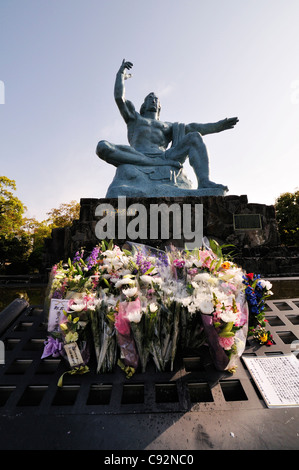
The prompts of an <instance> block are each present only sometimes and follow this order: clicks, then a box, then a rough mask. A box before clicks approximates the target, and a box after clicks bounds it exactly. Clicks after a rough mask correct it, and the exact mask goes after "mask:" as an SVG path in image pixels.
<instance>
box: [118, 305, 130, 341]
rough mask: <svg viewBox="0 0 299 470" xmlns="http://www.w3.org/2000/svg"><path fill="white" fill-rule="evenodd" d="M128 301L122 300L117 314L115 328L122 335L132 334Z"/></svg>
mask: <svg viewBox="0 0 299 470" xmlns="http://www.w3.org/2000/svg"><path fill="white" fill-rule="evenodd" d="M126 308H127V302H120V303H119V306H118V312H117V313H116V314H115V328H116V329H117V331H118V332H119V333H120V334H121V335H124V336H126V335H129V334H130V323H129V320H128V318H127V312H126Z"/></svg>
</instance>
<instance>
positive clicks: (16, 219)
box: [0, 176, 26, 237]
mask: <svg viewBox="0 0 299 470" xmlns="http://www.w3.org/2000/svg"><path fill="white" fill-rule="evenodd" d="M14 191H16V183H15V181H14V180H11V179H9V178H7V177H6V176H0V235H1V236H4V237H11V236H15V235H17V234H18V230H19V229H20V227H21V225H22V223H23V214H24V212H25V210H26V207H25V206H24V204H23V203H22V202H21V201H20V199H18V198H17V197H16V196H15V195H14Z"/></svg>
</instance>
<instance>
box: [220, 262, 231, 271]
mask: <svg viewBox="0 0 299 470" xmlns="http://www.w3.org/2000/svg"><path fill="white" fill-rule="evenodd" d="M221 268H222V269H229V268H230V262H229V261H224V263H222V265H221Z"/></svg>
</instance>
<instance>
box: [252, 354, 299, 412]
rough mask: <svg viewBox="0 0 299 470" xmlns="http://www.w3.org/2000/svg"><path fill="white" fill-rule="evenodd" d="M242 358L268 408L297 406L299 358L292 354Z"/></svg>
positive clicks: (298, 402)
mask: <svg viewBox="0 0 299 470" xmlns="http://www.w3.org/2000/svg"><path fill="white" fill-rule="evenodd" d="M243 360H244V362H245V364H246V366H247V368H248V370H249V372H250V374H251V376H252V378H253V380H254V382H255V384H256V386H257V387H258V389H259V390H260V392H261V394H262V396H263V398H264V400H265V403H266V405H267V407H268V408H289V407H299V360H298V359H297V357H296V356H295V355H294V354H287V355H281V356H272V357H271V356H267V357H265V356H257V357H246V356H243Z"/></svg>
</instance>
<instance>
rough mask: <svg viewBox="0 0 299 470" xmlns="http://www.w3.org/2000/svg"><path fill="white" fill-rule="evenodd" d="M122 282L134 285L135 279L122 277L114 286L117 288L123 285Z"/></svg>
mask: <svg viewBox="0 0 299 470" xmlns="http://www.w3.org/2000/svg"><path fill="white" fill-rule="evenodd" d="M124 284H127V285H129V286H134V284H135V281H134V279H130V278H129V277H124V278H123V279H119V280H118V281H117V282H116V283H115V287H116V288H117V289H118V288H119V287H121V286H123V285H124Z"/></svg>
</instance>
